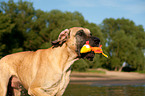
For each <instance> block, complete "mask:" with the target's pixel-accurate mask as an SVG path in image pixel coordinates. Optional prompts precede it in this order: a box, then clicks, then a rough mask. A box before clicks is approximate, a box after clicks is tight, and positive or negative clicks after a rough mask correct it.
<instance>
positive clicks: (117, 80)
mask: <svg viewBox="0 0 145 96" xmlns="http://www.w3.org/2000/svg"><path fill="white" fill-rule="evenodd" d="M105 73H106V74H100V73H91V72H72V73H71V80H70V84H86V85H96V86H112V85H115V86H116V85H144V86H145V74H141V73H136V72H116V71H107V70H106V71H105Z"/></svg>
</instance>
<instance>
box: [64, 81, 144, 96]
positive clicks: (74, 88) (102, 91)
mask: <svg viewBox="0 0 145 96" xmlns="http://www.w3.org/2000/svg"><path fill="white" fill-rule="evenodd" d="M63 96H145V84H143V85H113V86H111V85H109V86H101V85H83V84H69V85H68V87H67V89H66V91H65V93H64V95H63Z"/></svg>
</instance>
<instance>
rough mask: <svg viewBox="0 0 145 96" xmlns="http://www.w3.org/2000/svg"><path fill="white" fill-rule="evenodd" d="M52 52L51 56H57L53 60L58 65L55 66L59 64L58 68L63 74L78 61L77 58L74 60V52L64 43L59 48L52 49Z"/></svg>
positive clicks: (75, 55)
mask: <svg viewBox="0 0 145 96" xmlns="http://www.w3.org/2000/svg"><path fill="white" fill-rule="evenodd" d="M52 50H54V51H53V52H55V53H53V54H58V55H57V56H56V58H55V59H56V60H58V61H57V62H59V63H56V64H59V65H58V66H59V67H60V69H61V71H62V72H63V73H64V72H66V71H67V70H68V69H69V68H70V66H71V65H72V64H73V63H74V62H75V61H76V60H78V58H76V57H77V54H76V52H75V51H74V50H71V49H70V48H69V47H68V46H67V44H65V43H64V44H63V45H62V46H61V47H56V48H52Z"/></svg>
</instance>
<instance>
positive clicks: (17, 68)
mask: <svg viewBox="0 0 145 96" xmlns="http://www.w3.org/2000/svg"><path fill="white" fill-rule="evenodd" d="M86 41H89V42H90V45H91V46H93V47H98V46H99V43H100V39H99V38H97V37H95V36H92V35H91V32H90V30H89V29H87V28H82V27H73V28H70V29H65V30H64V31H62V32H61V33H60V34H59V36H58V39H57V40H55V41H52V42H51V43H52V45H53V46H52V47H51V48H48V49H39V50H37V51H34V52H33V51H26V52H19V53H14V54H10V55H7V56H5V57H3V58H2V59H1V60H0V96H6V93H7V86H8V82H9V79H10V78H12V76H14V77H15V78H18V79H19V81H20V82H21V84H22V85H23V86H24V88H25V89H26V90H28V94H29V95H32V96H54V95H56V96H62V94H63V93H64V91H65V89H66V87H67V85H68V83H69V81H70V73H71V68H70V67H71V65H72V64H73V62H74V61H76V60H78V59H80V58H83V59H88V60H93V58H94V55H95V53H94V52H93V51H91V52H88V53H83V54H81V53H80V49H81V48H82V46H83V45H84V44H85V43H86Z"/></svg>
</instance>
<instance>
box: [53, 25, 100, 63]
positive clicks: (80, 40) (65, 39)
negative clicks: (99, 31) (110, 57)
mask: <svg viewBox="0 0 145 96" xmlns="http://www.w3.org/2000/svg"><path fill="white" fill-rule="evenodd" d="M86 41H89V42H90V43H89V44H90V45H91V46H92V47H98V46H99V43H100V39H99V38H97V37H95V36H92V35H91V32H90V30H89V29H87V28H82V27H73V28H70V29H65V30H64V31H62V32H61V33H60V34H59V37H58V39H57V40H55V41H52V45H53V46H54V47H58V46H61V45H63V43H66V44H67V46H68V47H69V48H70V49H71V50H74V51H75V52H76V54H77V58H84V59H88V60H91V61H92V60H93V58H94V55H95V53H94V52H93V51H91V52H88V53H82V54H81V53H80V50H81V48H82V46H83V45H84V44H85V43H86Z"/></svg>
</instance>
